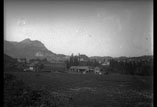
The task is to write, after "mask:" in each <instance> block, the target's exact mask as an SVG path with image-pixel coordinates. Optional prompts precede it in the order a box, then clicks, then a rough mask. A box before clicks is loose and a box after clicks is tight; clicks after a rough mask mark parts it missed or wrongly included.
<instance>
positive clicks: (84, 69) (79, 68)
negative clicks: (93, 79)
mask: <svg viewBox="0 0 157 107" xmlns="http://www.w3.org/2000/svg"><path fill="white" fill-rule="evenodd" d="M70 71H74V72H80V73H84V74H85V73H87V72H89V71H90V68H89V67H88V66H71V67H70Z"/></svg>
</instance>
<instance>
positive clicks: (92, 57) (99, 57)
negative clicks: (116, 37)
mask: <svg viewBox="0 0 157 107" xmlns="http://www.w3.org/2000/svg"><path fill="white" fill-rule="evenodd" d="M89 58H90V59H96V60H97V61H104V60H108V59H112V57H110V56H103V57H101V56H91V57H89Z"/></svg>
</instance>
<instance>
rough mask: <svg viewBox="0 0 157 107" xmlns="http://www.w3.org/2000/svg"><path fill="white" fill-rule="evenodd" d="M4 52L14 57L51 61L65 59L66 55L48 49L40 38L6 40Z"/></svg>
mask: <svg viewBox="0 0 157 107" xmlns="http://www.w3.org/2000/svg"><path fill="white" fill-rule="evenodd" d="M4 53H5V54H7V55H9V56H11V57H13V58H27V59H35V58H39V59H43V58H47V59H48V60H49V61H52V62H56V61H63V60H64V56H60V55H57V54H55V53H53V52H51V51H50V50H48V49H47V48H46V47H45V45H44V44H43V43H41V42H40V41H38V40H34V41H32V40H30V39H25V40H23V41H21V42H12V41H6V40H5V41H4Z"/></svg>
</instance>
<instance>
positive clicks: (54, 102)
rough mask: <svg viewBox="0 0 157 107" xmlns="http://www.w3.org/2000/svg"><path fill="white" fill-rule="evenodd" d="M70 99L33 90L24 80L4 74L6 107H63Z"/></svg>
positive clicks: (45, 91) (44, 91) (40, 90)
mask: <svg viewBox="0 0 157 107" xmlns="http://www.w3.org/2000/svg"><path fill="white" fill-rule="evenodd" d="M68 104H69V98H68V97H65V98H64V96H57V95H53V94H51V93H50V92H49V91H47V90H45V89H38V90H37V89H31V88H30V87H28V86H27V85H26V84H25V83H24V82H23V81H22V80H18V79H17V78H16V77H15V76H13V75H11V74H7V73H5V74H4V107H61V106H60V105H64V106H63V107H65V106H67V105H68Z"/></svg>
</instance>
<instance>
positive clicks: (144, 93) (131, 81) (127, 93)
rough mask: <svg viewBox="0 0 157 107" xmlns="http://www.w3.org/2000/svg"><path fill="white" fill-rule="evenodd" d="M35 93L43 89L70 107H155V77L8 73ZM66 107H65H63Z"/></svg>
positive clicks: (110, 74) (113, 74)
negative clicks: (64, 101)
mask: <svg viewBox="0 0 157 107" xmlns="http://www.w3.org/2000/svg"><path fill="white" fill-rule="evenodd" d="M9 73H10V74H13V75H15V76H16V77H17V78H18V79H20V80H23V81H24V83H26V84H27V85H28V86H30V87H31V88H32V89H44V90H47V91H49V92H51V93H53V94H54V95H58V96H61V97H58V98H59V100H61V99H62V98H64V99H63V100H66V98H70V100H68V105H66V106H67V107H152V106H153V103H152V102H153V83H152V80H153V79H152V76H133V75H122V74H116V73H109V74H108V75H96V74H92V73H91V74H72V73H53V72H9ZM62 106H63V107H64V106H65V105H64V104H63V105H62Z"/></svg>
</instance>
